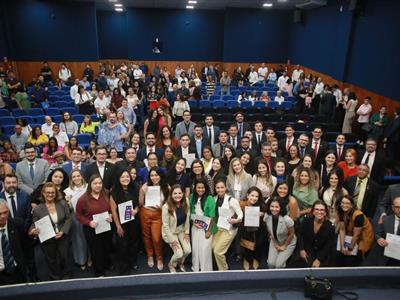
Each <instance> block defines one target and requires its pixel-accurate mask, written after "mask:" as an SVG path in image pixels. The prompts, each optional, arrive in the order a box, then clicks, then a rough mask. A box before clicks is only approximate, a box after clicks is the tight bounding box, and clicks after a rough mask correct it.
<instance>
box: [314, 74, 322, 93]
mask: <svg viewBox="0 0 400 300" xmlns="http://www.w3.org/2000/svg"><path fill="white" fill-rule="evenodd" d="M323 90H324V83H323V82H322V78H321V77H318V79H317V84H316V85H315V89H314V93H315V95H318V96H319V95H321V93H322V91H323Z"/></svg>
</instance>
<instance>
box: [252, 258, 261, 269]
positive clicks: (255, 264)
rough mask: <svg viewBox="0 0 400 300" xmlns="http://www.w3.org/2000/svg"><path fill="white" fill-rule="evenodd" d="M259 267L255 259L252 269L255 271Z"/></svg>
mask: <svg viewBox="0 0 400 300" xmlns="http://www.w3.org/2000/svg"><path fill="white" fill-rule="evenodd" d="M259 267H260V262H259V261H258V260H256V259H254V260H253V268H254V270H257V269H258V268H259Z"/></svg>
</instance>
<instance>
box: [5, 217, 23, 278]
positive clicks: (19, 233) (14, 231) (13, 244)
mask: <svg viewBox="0 0 400 300" xmlns="http://www.w3.org/2000/svg"><path fill="white" fill-rule="evenodd" d="M7 233H8V241H9V243H10V249H11V255H12V256H13V258H14V260H15V262H16V263H17V268H18V269H19V271H20V272H21V274H22V275H23V276H24V278H26V279H28V266H27V262H26V259H25V257H26V253H24V249H27V238H26V236H25V230H24V223H23V221H22V220H21V219H12V218H9V219H8V221H7Z"/></svg>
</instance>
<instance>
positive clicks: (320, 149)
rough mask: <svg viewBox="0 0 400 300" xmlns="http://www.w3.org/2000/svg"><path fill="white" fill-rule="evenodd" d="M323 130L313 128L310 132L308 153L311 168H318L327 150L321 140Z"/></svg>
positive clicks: (318, 127)
mask: <svg viewBox="0 0 400 300" xmlns="http://www.w3.org/2000/svg"><path fill="white" fill-rule="evenodd" d="M322 135H323V130H322V127H321V126H315V127H314V129H313V131H312V136H313V138H312V139H311V141H310V145H309V149H308V150H309V153H311V156H312V158H313V166H314V167H315V166H319V165H320V164H321V163H322V161H323V160H324V157H325V152H326V151H327V150H328V143H327V142H325V141H323V140H322Z"/></svg>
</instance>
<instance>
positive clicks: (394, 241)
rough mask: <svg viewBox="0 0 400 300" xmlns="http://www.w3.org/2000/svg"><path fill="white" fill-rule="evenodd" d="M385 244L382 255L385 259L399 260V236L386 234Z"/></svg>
mask: <svg viewBox="0 0 400 300" xmlns="http://www.w3.org/2000/svg"><path fill="white" fill-rule="evenodd" d="M386 242H387V243H388V245H387V246H386V247H385V251H384V252H383V254H384V255H385V256H387V257H391V258H394V259H397V260H400V236H399V235H395V234H391V233H386Z"/></svg>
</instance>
